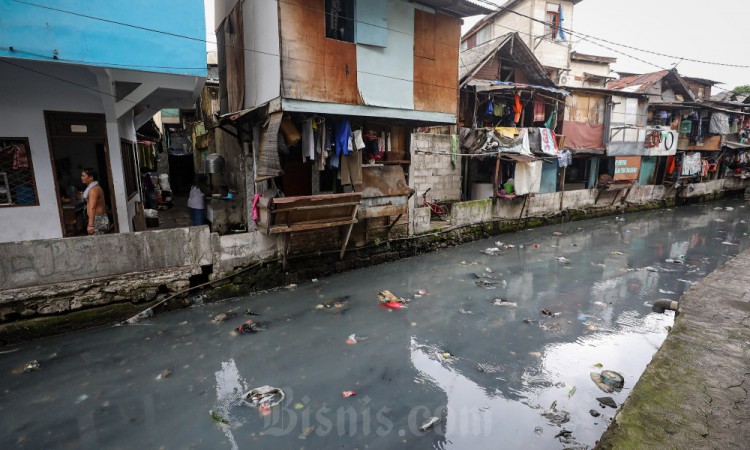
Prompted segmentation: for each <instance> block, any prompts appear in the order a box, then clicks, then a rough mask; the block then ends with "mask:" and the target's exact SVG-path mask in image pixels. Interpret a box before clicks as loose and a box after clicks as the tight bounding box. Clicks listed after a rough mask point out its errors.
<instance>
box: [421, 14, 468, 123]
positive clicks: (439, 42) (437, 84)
mask: <svg viewBox="0 0 750 450" xmlns="http://www.w3.org/2000/svg"><path fill="white" fill-rule="evenodd" d="M414 14H415V15H414V108H415V109H417V110H420V111H438V112H444V113H448V114H456V113H457V112H458V48H459V43H460V38H461V19H458V18H455V17H451V16H448V15H446V14H442V13H436V14H431V13H429V12H425V11H421V10H417V11H415V12H414Z"/></svg>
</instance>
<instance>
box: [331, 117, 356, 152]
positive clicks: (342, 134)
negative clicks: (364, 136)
mask: <svg viewBox="0 0 750 450" xmlns="http://www.w3.org/2000/svg"><path fill="white" fill-rule="evenodd" d="M333 134H334V145H336V155H339V156H340V155H348V154H350V153H351V147H350V140H349V139H350V138H351V134H352V129H351V126H350V125H349V121H348V120H341V121H339V122H336V126H335V129H334V131H333Z"/></svg>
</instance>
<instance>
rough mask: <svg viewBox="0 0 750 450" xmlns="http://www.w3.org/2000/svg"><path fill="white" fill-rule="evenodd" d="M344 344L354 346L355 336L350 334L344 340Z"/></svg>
mask: <svg viewBox="0 0 750 450" xmlns="http://www.w3.org/2000/svg"><path fill="white" fill-rule="evenodd" d="M346 343H347V344H349V345H354V344H356V343H357V336H356V335H354V334H350V335H349V338H348V339H347V340H346Z"/></svg>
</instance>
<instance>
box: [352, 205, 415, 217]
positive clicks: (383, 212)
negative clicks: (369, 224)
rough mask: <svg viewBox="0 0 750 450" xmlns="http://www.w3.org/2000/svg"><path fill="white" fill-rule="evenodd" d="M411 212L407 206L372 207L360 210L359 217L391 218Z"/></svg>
mask: <svg viewBox="0 0 750 450" xmlns="http://www.w3.org/2000/svg"><path fill="white" fill-rule="evenodd" d="M408 210H409V207H408V206H407V205H388V206H370V207H368V208H359V209H358V211H359V212H358V213H357V217H358V218H359V219H372V218H375V217H389V216H396V215H403V214H406V212H407V211H408Z"/></svg>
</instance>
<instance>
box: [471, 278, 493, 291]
mask: <svg viewBox="0 0 750 450" xmlns="http://www.w3.org/2000/svg"><path fill="white" fill-rule="evenodd" d="M474 283H475V284H476V285H477V286H479V287H480V288H483V289H497V286H496V284H498V282H497V281H489V280H485V279H481V280H476V281H475V282H474Z"/></svg>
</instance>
